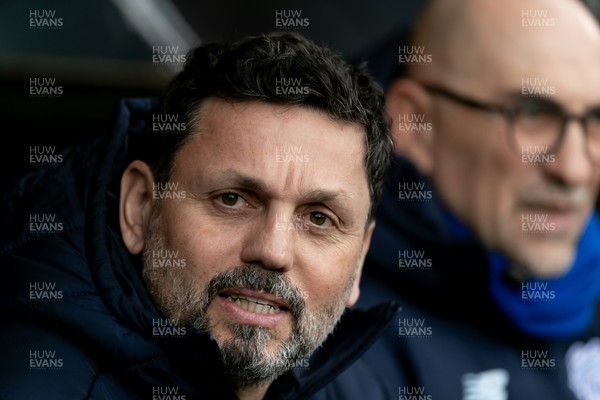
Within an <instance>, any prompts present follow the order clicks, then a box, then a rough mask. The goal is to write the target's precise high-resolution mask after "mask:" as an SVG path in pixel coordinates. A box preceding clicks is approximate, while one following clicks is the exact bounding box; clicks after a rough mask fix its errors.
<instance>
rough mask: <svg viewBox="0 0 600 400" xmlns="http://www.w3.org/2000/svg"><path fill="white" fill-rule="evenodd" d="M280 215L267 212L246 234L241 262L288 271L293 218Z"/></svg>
mask: <svg viewBox="0 0 600 400" xmlns="http://www.w3.org/2000/svg"><path fill="white" fill-rule="evenodd" d="M282 215H283V214H282V213H281V212H280V213H279V214H278V213H276V212H268V213H266V214H265V215H263V216H261V217H260V218H259V219H258V220H257V221H256V224H254V225H253V226H252V231H250V232H247V233H246V235H247V237H246V239H245V242H244V248H243V249H242V254H241V261H242V262H243V263H246V264H260V265H263V266H264V267H265V268H269V269H274V270H281V271H282V272H284V271H287V270H289V269H290V268H292V266H293V262H294V240H295V228H294V226H293V223H285V222H281V221H293V216H290V217H289V218H284V217H282Z"/></svg>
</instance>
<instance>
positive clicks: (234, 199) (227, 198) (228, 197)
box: [221, 193, 244, 207]
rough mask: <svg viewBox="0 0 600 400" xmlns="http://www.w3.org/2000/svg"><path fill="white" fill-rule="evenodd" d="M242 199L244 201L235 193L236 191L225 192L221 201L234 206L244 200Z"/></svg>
mask: <svg viewBox="0 0 600 400" xmlns="http://www.w3.org/2000/svg"><path fill="white" fill-rule="evenodd" d="M242 201H244V199H243V198H242V196H240V195H239V194H235V193H223V194H222V195H221V202H222V203H223V204H225V205H226V206H229V207H233V206H235V205H238V203H239V202H242Z"/></svg>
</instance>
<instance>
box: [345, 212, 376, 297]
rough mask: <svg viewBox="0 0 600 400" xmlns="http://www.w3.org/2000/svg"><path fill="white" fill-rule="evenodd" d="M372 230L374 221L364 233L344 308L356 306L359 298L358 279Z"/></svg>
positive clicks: (369, 243)
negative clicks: (352, 283)
mask: <svg viewBox="0 0 600 400" xmlns="http://www.w3.org/2000/svg"><path fill="white" fill-rule="evenodd" d="M374 230H375V221H372V222H370V223H369V227H368V228H367V231H366V232H365V237H364V239H363V245H362V251H361V254H360V259H359V260H358V271H356V279H355V280H354V285H353V286H352V292H350V297H349V298H348V302H347V303H346V307H352V306H353V305H354V304H356V302H357V301H358V297H359V296H360V277H361V275H362V270H363V265H364V263H365V258H366V257H367V252H368V251H369V247H370V246H371V237H372V236H373V231H374Z"/></svg>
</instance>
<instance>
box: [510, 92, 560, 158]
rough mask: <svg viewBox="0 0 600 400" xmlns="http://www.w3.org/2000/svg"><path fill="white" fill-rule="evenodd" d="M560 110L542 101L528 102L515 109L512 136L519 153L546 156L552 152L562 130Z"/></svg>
mask: <svg viewBox="0 0 600 400" xmlns="http://www.w3.org/2000/svg"><path fill="white" fill-rule="evenodd" d="M562 123H563V121H562V113H561V111H560V109H559V108H558V107H557V106H556V105H554V104H552V103H549V102H545V101H543V100H530V101H526V102H524V103H522V104H521V105H520V106H518V107H517V108H516V113H515V120H514V128H513V129H514V135H515V144H516V146H517V150H519V151H520V152H521V153H528V154H531V153H537V154H547V153H550V152H552V151H553V150H554V146H555V144H556V143H557V142H558V139H559V137H560V131H561V129H562Z"/></svg>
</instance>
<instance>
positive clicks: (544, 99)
mask: <svg viewBox="0 0 600 400" xmlns="http://www.w3.org/2000/svg"><path fill="white" fill-rule="evenodd" d="M506 99H508V101H510V102H511V104H515V103H526V102H528V101H534V102H536V103H537V104H542V105H545V106H549V107H553V108H556V109H559V110H562V109H564V107H563V106H562V105H561V104H560V103H557V102H556V101H554V100H552V99H549V98H548V95H543V94H535V93H532V94H528V95H527V96H524V95H523V93H522V92H516V91H515V92H510V93H508V94H507V95H506Z"/></svg>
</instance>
